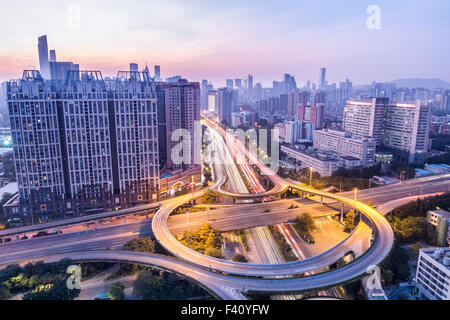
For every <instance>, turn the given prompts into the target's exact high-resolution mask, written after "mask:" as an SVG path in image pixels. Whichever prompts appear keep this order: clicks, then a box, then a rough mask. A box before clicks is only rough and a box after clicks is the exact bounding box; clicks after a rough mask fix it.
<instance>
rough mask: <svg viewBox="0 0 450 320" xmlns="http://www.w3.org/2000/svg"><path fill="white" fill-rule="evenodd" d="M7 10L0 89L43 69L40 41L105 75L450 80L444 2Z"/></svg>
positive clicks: (31, 4)
mask: <svg viewBox="0 0 450 320" xmlns="http://www.w3.org/2000/svg"><path fill="white" fill-rule="evenodd" d="M2 2H3V7H4V8H6V7H7V8H8V10H1V12H0V30H1V31H0V37H1V39H2V42H1V44H0V61H1V62H0V80H8V79H11V78H18V77H20V76H21V70H23V69H27V68H28V69H30V68H36V69H38V68H39V64H38V57H37V55H36V54H35V52H36V46H37V43H36V39H37V37H38V36H39V35H41V34H47V35H48V37H49V39H50V42H51V47H52V48H54V49H56V51H57V53H58V60H60V61H77V63H79V64H80V66H81V68H82V69H100V70H102V72H103V73H104V75H116V71H117V70H126V69H127V68H128V63H129V62H130V61H134V62H137V63H139V64H140V65H145V64H146V63H148V64H149V65H153V64H159V65H161V67H162V70H163V76H164V77H168V76H171V75H175V74H181V75H182V76H183V77H187V78H189V79H192V80H195V81H200V80H201V79H210V80H211V81H212V82H213V83H214V84H217V85H221V84H222V83H223V82H224V79H226V78H237V77H242V76H243V75H246V74H254V75H255V80H256V81H257V82H262V83H263V85H269V84H271V81H272V80H273V79H279V78H281V76H282V74H283V73H286V72H288V73H291V74H293V75H295V77H296V79H297V81H298V82H299V83H300V84H302V85H304V84H305V83H306V81H307V80H311V81H317V72H318V69H319V67H320V66H321V65H325V66H326V67H327V69H328V79H329V82H330V83H331V82H339V81H342V80H343V79H345V78H346V77H349V78H350V79H351V80H352V81H353V82H354V83H355V84H368V83H370V82H372V81H382V82H386V81H391V80H395V79H399V78H442V79H444V80H447V81H448V80H450V76H449V75H450V65H449V64H448V61H447V60H448V52H449V50H450V44H449V42H448V41H446V39H448V37H449V30H450V28H449V25H450V22H449V19H448V15H449V12H450V3H449V2H448V1H445V0H432V1H426V2H424V1H418V0H415V1H375V2H374V1H346V2H345V5H344V4H343V3H341V2H338V1H317V2H308V3H305V2H303V1H293V0H281V1H256V0H255V1H254V0H251V1H246V2H245V3H242V2H241V1H234V0H233V1H199V0H193V1H189V2H186V1H178V0H176V1H170V2H168V1H137V0H133V1H126V2H121V3H117V2H111V1H95V3H93V2H92V1H58V2H54V1H48V0H46V1H39V2H36V1H20V2H8V3H7V4H6V3H5V1H2ZM372 4H373V5H377V6H379V8H380V9H381V11H380V19H381V20H380V21H381V26H380V29H372V30H371V29H369V28H368V27H367V25H366V22H367V19H368V18H369V16H370V14H369V13H367V12H366V9H367V8H368V6H370V5H372ZM31 21H32V23H30V22H31ZM12 31H13V32H12Z"/></svg>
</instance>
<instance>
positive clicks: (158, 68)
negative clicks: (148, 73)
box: [155, 66, 161, 81]
mask: <svg viewBox="0 0 450 320" xmlns="http://www.w3.org/2000/svg"><path fill="white" fill-rule="evenodd" d="M155 80H156V81H161V66H155Z"/></svg>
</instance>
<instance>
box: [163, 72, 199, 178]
mask: <svg viewBox="0 0 450 320" xmlns="http://www.w3.org/2000/svg"><path fill="white" fill-rule="evenodd" d="M164 90H165V112H166V123H167V126H166V131H167V137H166V150H167V162H166V163H167V165H166V168H167V169H169V170H179V169H183V170H184V169H189V168H191V167H193V166H199V165H200V162H199V159H200V153H201V148H200V146H198V147H197V148H196V141H195V134H194V133H195V126H196V125H198V124H199V121H200V84H199V83H197V82H188V81H187V80H184V79H181V80H178V81H177V82H172V83H166V84H165V87H164ZM177 129H185V130H187V132H189V134H190V140H191V141H190V150H189V155H188V156H187V158H189V161H187V162H188V163H176V161H174V159H173V157H172V153H173V152H172V150H174V147H175V146H176V145H178V144H179V143H180V142H179V140H178V139H175V140H176V141H172V134H173V133H174V131H175V130H177ZM176 156H183V157H184V156H186V155H178V154H177V155H176Z"/></svg>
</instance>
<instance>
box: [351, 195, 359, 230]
mask: <svg viewBox="0 0 450 320" xmlns="http://www.w3.org/2000/svg"><path fill="white" fill-rule="evenodd" d="M354 191H355V196H354V198H353V214H352V231H353V225H354V223H355V214H356V191H358V189H357V188H355V190H354Z"/></svg>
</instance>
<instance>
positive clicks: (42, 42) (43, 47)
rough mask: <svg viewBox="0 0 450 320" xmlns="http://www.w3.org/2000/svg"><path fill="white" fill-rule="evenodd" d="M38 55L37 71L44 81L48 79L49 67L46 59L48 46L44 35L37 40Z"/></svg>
mask: <svg viewBox="0 0 450 320" xmlns="http://www.w3.org/2000/svg"><path fill="white" fill-rule="evenodd" d="M38 53H39V69H40V71H41V76H42V77H43V78H45V79H49V78H50V66H49V59H48V44H47V36H46V35H45V36H41V37H39V38H38Z"/></svg>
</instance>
